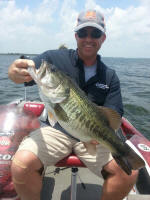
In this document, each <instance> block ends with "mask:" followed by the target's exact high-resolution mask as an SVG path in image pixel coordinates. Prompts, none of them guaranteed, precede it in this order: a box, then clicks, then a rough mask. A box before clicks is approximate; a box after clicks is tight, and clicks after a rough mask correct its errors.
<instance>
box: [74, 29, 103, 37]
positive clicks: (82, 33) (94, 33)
mask: <svg viewBox="0 0 150 200" xmlns="http://www.w3.org/2000/svg"><path fill="white" fill-rule="evenodd" d="M102 34H103V33H102V32H101V31H100V30H98V29H93V30H92V32H91V33H90V35H91V37H92V38H95V39H98V38H100V37H101V36H102ZM77 35H78V37H79V38H85V37H87V36H88V31H87V30H86V29H80V30H79V31H77Z"/></svg>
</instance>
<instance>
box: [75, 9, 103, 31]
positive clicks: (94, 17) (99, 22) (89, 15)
mask: <svg viewBox="0 0 150 200" xmlns="http://www.w3.org/2000/svg"><path fill="white" fill-rule="evenodd" d="M87 26H92V27H95V28H97V29H99V30H100V31H102V32H104V33H105V32H106V27H105V22H104V17H103V15H102V14H101V13H100V12H99V11H97V10H87V11H83V12H81V13H80V14H79V16H78V18H77V26H76V27H75V29H74V31H75V32H77V31H78V30H80V29H82V28H84V27H87Z"/></svg>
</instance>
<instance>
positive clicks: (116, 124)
mask: <svg viewBox="0 0 150 200" xmlns="http://www.w3.org/2000/svg"><path fill="white" fill-rule="evenodd" d="M98 108H99V109H100V110H101V112H103V114H104V115H105V116H106V118H107V120H108V122H109V125H110V127H111V128H112V129H113V130H115V131H116V130H118V129H119V128H120V126H121V116H120V114H119V113H118V112H117V111H115V110H113V109H111V108H108V107H103V106H99V107H98Z"/></svg>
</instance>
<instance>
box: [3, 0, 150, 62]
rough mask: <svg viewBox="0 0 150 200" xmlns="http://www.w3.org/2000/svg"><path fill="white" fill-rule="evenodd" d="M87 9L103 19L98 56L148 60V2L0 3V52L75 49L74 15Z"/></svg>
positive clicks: (25, 0)
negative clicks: (98, 12) (103, 39)
mask: <svg viewBox="0 0 150 200" xmlns="http://www.w3.org/2000/svg"><path fill="white" fill-rule="evenodd" d="M89 8H93V9H97V10H99V11H100V12H101V13H102V14H103V15H104V17H105V23H106V40H105V42H104V43H103V45H102V47H101V49H100V51H99V54H101V55H102V56H103V57H128V58H150V0H0V53H30V54H36V53H42V52H44V51H46V50H48V49H57V48H58V47H59V46H60V45H62V44H65V45H66V46H67V47H68V48H73V49H76V48H77V46H76V40H75V37H74V27H75V25H76V20H77V16H78V13H79V12H81V11H83V10H85V9H89Z"/></svg>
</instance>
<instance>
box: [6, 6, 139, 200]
mask: <svg viewBox="0 0 150 200" xmlns="http://www.w3.org/2000/svg"><path fill="white" fill-rule="evenodd" d="M75 38H76V41H77V50H76V51H75V50H68V49H61V50H50V51H46V52H44V53H43V54H41V55H39V56H37V57H35V58H34V59H33V61H32V60H25V59H24V60H21V59H18V60H16V61H14V62H13V63H12V65H11V66H10V67H9V71H8V75H9V77H10V79H12V80H13V81H14V82H15V83H24V82H30V81H31V80H32V78H31V77H30V75H29V74H28V72H27V67H28V66H29V65H30V66H33V67H36V68H38V67H39V66H40V64H41V60H42V59H44V60H47V61H48V62H50V63H53V64H54V65H55V66H56V67H58V68H60V69H61V70H63V71H65V72H66V73H67V74H68V75H69V76H71V77H72V78H73V79H74V80H75V81H76V82H77V84H78V85H79V86H80V88H81V89H83V90H84V91H85V93H86V94H87V96H88V97H89V99H90V100H91V101H93V102H95V103H96V104H97V105H104V106H107V107H111V108H113V109H114V110H116V111H117V112H119V113H120V115H121V116H122V115H123V106H122V99H121V92H120V83H119V80H118V77H117V75H116V73H115V71H114V70H112V69H109V68H108V67H107V66H105V65H104V64H103V63H102V61H101V58H100V56H99V55H98V54H97V52H98V50H99V49H100V47H101V45H102V44H103V42H104V41H105V39H106V34H105V23H104V18H103V16H102V14H101V13H99V12H98V11H95V10H88V11H85V12H82V13H80V14H79V17H78V23H77V26H76V28H75ZM31 83H32V81H31V82H30V83H29V84H31ZM72 150H73V151H74V152H75V153H76V155H77V156H78V157H79V158H80V159H81V160H82V161H83V162H84V163H85V165H86V166H87V167H88V168H89V169H90V170H91V171H93V173H95V174H97V175H98V176H102V175H101V171H102V172H105V174H107V176H105V180H104V185H103V190H102V195H101V200H112V199H115V200H121V199H123V198H124V197H125V196H126V195H127V194H128V193H129V191H130V190H131V188H132V186H133V184H134V183H135V181H136V177H137V171H133V172H132V174H131V175H130V176H128V175H126V173H124V171H123V170H122V169H121V168H120V167H119V166H118V165H117V164H116V162H115V161H114V159H113V158H112V156H111V153H110V152H109V150H108V149H106V148H105V147H104V146H102V145H101V144H98V143H97V142H96V141H89V142H88V143H83V142H81V141H78V140H76V138H73V137H71V136H70V135H69V133H67V132H66V131H65V130H63V129H62V128H61V127H60V125H59V124H57V125H56V126H55V127H54V128H52V127H50V126H48V127H44V128H41V129H40V130H36V131H35V132H33V133H31V135H30V137H28V138H27V139H25V140H24V141H23V142H22V144H21V145H20V147H19V150H18V151H17V153H16V154H15V156H14V159H13V161H12V168H11V169H12V178H13V182H14V185H15V188H16V191H17V193H18V194H19V196H20V197H21V200H39V199H40V191H41V187H42V177H41V175H40V173H39V171H40V169H42V167H43V166H44V167H47V166H50V165H55V164H56V163H57V162H58V161H59V160H61V159H62V158H64V157H65V156H67V155H68V154H70V153H71V151H72ZM91 150H92V151H91Z"/></svg>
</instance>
